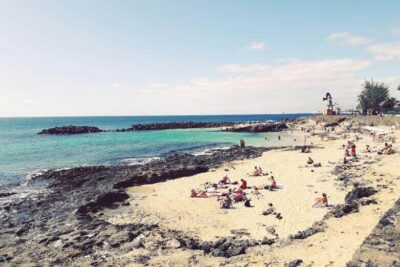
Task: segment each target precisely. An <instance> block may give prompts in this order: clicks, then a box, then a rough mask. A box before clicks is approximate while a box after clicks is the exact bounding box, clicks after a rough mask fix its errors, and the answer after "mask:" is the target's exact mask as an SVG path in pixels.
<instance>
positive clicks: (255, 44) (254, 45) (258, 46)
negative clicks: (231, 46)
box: [246, 42, 268, 51]
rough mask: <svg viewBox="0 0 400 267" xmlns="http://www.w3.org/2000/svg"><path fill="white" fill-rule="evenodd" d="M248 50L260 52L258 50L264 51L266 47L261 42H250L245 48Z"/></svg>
mask: <svg viewBox="0 0 400 267" xmlns="http://www.w3.org/2000/svg"><path fill="white" fill-rule="evenodd" d="M246 48H247V49H248V50H255V51H260V50H265V49H267V48H268V47H267V45H266V44H265V43H263V42H252V43H251V44H250V45H248V46H247V47H246Z"/></svg>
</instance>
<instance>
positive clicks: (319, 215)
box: [108, 125, 400, 266]
mask: <svg viewBox="0 0 400 267" xmlns="http://www.w3.org/2000/svg"><path fill="white" fill-rule="evenodd" d="M306 126H309V125H306ZM381 128H382V129H384V130H386V131H388V132H389V133H390V135H391V136H395V137H396V138H397V139H398V138H399V137H400V131H399V130H392V129H390V128H389V127H381ZM338 130H340V128H338V129H336V131H338ZM315 132H318V130H315ZM295 134H296V135H297V136H300V138H301V137H304V136H307V143H308V144H313V146H314V147H313V148H312V151H311V153H300V151H298V150H290V149H279V150H273V151H267V152H264V154H263V155H262V156H261V157H259V158H255V159H248V160H237V161H233V162H229V163H226V164H225V165H224V166H221V167H219V168H217V169H213V170H211V171H209V172H207V173H201V174H197V175H193V176H190V177H185V178H181V179H176V180H170V181H166V182H162V183H157V184H150V185H142V186H135V187H130V188H129V189H127V192H128V193H129V194H130V196H131V198H130V200H129V201H130V206H131V208H130V209H129V211H124V212H115V211H113V213H112V215H110V217H109V218H108V221H109V222H111V223H113V224H127V223H144V224H152V223H153V224H158V225H159V226H160V227H161V228H163V229H168V230H173V231H179V232H183V233H185V234H187V235H189V236H193V237H196V238H199V239H201V240H204V241H210V242H215V241H216V240H218V239H221V238H224V237H225V238H226V237H235V238H237V239H255V240H263V239H273V240H274V241H275V242H274V244H272V245H258V246H252V247H251V248H248V249H247V250H246V254H244V255H239V256H236V257H232V258H228V259H226V258H221V257H211V256H209V255H205V254H204V253H203V252H202V251H187V250H185V249H179V245H177V246H176V247H175V248H176V249H174V250H168V251H165V252H164V253H162V254H161V255H159V256H157V257H151V259H150V261H149V262H148V263H149V264H150V265H156V266H157V265H158V266H165V265H168V266H186V265H190V264H194V263H196V262H197V263H199V262H200V263H201V264H200V266H207V265H210V266H218V265H221V264H226V265H230V264H232V265H235V266H245V265H246V264H250V265H252V266H253V265H254V266H265V264H269V265H268V266H283V265H284V264H285V263H287V262H290V261H293V260H296V259H301V260H302V261H303V263H304V264H306V265H305V266H345V265H346V263H347V262H349V261H350V260H351V259H352V256H353V254H354V253H355V251H356V250H357V249H358V248H359V247H360V245H361V244H362V242H363V240H364V239H365V238H366V237H367V236H368V234H369V233H370V232H371V231H372V230H373V228H374V227H375V226H376V224H377V223H378V221H379V219H380V218H381V216H382V215H383V214H384V213H385V212H386V211H387V210H388V209H390V208H391V207H392V206H393V204H394V202H395V201H396V200H397V198H398V192H399V190H400V169H399V168H398V167H399V166H398V162H399V159H400V154H399V153H395V154H393V155H378V154H377V151H378V149H381V148H382V147H383V143H377V142H373V140H372V137H371V136H369V135H367V134H360V133H357V134H355V133H349V132H347V133H346V136H345V138H343V137H344V136H342V135H336V134H331V135H330V136H331V137H333V138H331V139H336V140H327V139H325V140H322V138H321V137H319V136H311V134H310V133H306V132H303V131H297V132H295ZM356 139H359V140H356ZM347 140H354V141H355V144H356V146H357V150H358V155H357V159H356V160H353V159H350V163H348V165H349V166H350V172H351V173H352V177H351V183H348V184H344V183H343V182H342V181H339V180H338V175H336V174H334V172H333V170H334V168H335V167H336V166H337V165H342V160H343V154H344V149H343V147H342V145H345V144H346V142H347ZM277 142H279V141H277ZM367 144H368V145H370V146H371V152H369V153H368V152H364V149H365V146H366V145H367ZM393 147H394V149H395V150H396V151H399V150H400V146H399V145H398V144H397V143H394V144H393ZM308 157H311V158H312V159H313V160H314V162H315V163H321V167H310V166H308V167H307V163H306V162H307V159H308ZM255 166H260V167H261V168H262V169H263V171H264V172H266V173H268V175H264V176H258V177H253V176H250V174H251V173H252V172H253V170H254V167H255ZM225 175H227V176H228V177H229V178H230V179H231V181H238V182H240V179H245V180H246V181H247V183H248V187H251V188H248V189H246V190H245V192H246V193H247V195H248V196H249V197H250V198H251V204H252V207H250V208H249V207H245V206H244V205H243V202H238V203H234V204H233V208H232V209H220V207H219V202H218V201H217V197H213V196H209V197H208V198H191V197H190V191H191V189H196V190H202V189H204V184H205V183H206V182H211V183H217V182H218V181H219V180H220V179H221V178H222V177H223V176H225ZM271 176H274V177H275V179H276V181H277V183H278V185H281V187H282V188H281V189H278V190H274V191H269V190H265V189H261V190H260V193H261V194H260V195H254V194H253V193H252V191H253V190H254V189H253V188H254V186H257V187H261V188H262V187H263V186H264V185H266V184H270V183H271V182H270V177H271ZM354 183H359V184H360V185H363V186H371V187H373V188H376V189H378V192H377V193H376V194H374V195H373V196H372V197H370V198H371V199H372V198H373V199H374V200H375V201H376V204H373V205H365V206H361V207H360V208H359V212H355V213H351V214H348V215H346V216H343V217H340V218H335V217H329V218H326V216H325V215H327V213H329V211H330V210H331V209H330V208H326V207H322V208H321V207H319V208H318V207H313V203H314V201H315V198H318V197H320V196H321V194H322V193H326V194H327V195H328V200H329V204H331V205H333V206H335V205H338V204H343V203H344V198H345V196H346V194H347V193H348V192H349V191H351V190H352V189H353V184H354ZM237 187H238V185H228V188H232V189H234V188H237ZM228 188H224V189H219V190H218V191H219V192H226V191H227V190H228ZM269 203H271V204H272V205H273V207H274V208H275V212H276V213H280V215H281V218H278V216H275V215H273V214H270V215H267V216H265V215H263V211H264V210H265V209H267V208H268V207H269ZM318 221H319V222H321V221H323V223H324V224H325V229H324V231H321V232H318V233H315V234H314V235H311V236H309V237H308V238H305V239H299V240H292V239H291V238H289V237H290V236H291V235H294V234H296V233H297V232H299V231H303V230H306V229H308V228H309V227H311V226H312V225H313V224H314V223H315V222H318ZM145 247H146V246H145ZM141 253H146V252H145V250H142V252H141ZM128 256H129V255H128V254H127V255H126V257H128ZM124 257H125V256H121V258H124ZM194 259H195V260H194Z"/></svg>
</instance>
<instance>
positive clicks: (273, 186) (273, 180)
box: [270, 176, 278, 189]
mask: <svg viewBox="0 0 400 267" xmlns="http://www.w3.org/2000/svg"><path fill="white" fill-rule="evenodd" d="M270 187H271V188H272V189H276V188H278V187H277V186H276V181H275V177H274V176H271V186H270Z"/></svg>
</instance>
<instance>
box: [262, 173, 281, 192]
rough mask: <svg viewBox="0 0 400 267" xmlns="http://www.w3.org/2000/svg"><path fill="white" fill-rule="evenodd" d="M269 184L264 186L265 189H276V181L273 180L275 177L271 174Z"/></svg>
mask: <svg viewBox="0 0 400 267" xmlns="http://www.w3.org/2000/svg"><path fill="white" fill-rule="evenodd" d="M270 179H271V184H270V185H266V186H264V188H265V189H267V190H270V191H273V190H274V189H277V188H278V187H277V185H276V181H275V177H274V176H271V178H270Z"/></svg>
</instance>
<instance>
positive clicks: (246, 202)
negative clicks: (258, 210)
mask: <svg viewBox="0 0 400 267" xmlns="http://www.w3.org/2000/svg"><path fill="white" fill-rule="evenodd" d="M244 206H245V207H248V208H249V207H251V204H250V199H247V200H246V201H245V202H244Z"/></svg>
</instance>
